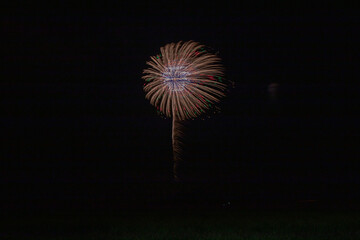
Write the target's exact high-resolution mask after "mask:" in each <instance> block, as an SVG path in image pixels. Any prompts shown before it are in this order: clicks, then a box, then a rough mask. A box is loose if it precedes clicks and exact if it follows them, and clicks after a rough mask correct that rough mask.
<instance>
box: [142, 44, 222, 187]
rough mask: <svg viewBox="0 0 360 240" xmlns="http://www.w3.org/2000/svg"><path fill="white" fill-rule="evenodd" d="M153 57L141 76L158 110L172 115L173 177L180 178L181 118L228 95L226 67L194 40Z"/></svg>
mask: <svg viewBox="0 0 360 240" xmlns="http://www.w3.org/2000/svg"><path fill="white" fill-rule="evenodd" d="M150 58H151V61H148V62H146V63H147V65H149V66H150V67H149V68H147V69H145V70H144V71H143V74H144V75H143V76H142V78H143V79H144V80H145V84H144V91H145V93H146V95H145V97H146V98H147V99H149V100H150V103H151V104H152V105H154V106H155V107H156V108H157V109H158V112H159V113H161V114H164V115H165V116H167V117H172V118H173V122H172V124H173V126H172V146H173V155H174V179H175V180H176V181H179V180H180V178H179V175H178V165H179V162H180V161H181V146H182V141H181V139H182V127H183V124H182V121H184V120H187V119H194V118H195V117H197V116H199V115H201V114H203V113H204V112H205V111H206V110H208V109H210V108H212V107H213V106H214V104H215V103H217V102H219V101H220V98H222V97H224V96H225V94H224V91H225V90H226V89H227V84H226V83H225V82H224V74H223V66H222V64H221V59H220V58H219V57H217V56H216V55H215V54H212V53H210V52H209V51H207V50H206V46H205V45H202V44H199V43H197V42H193V41H188V42H185V43H182V42H178V43H176V44H175V43H170V44H167V45H165V46H164V47H161V48H160V54H158V55H157V56H152V57H150Z"/></svg>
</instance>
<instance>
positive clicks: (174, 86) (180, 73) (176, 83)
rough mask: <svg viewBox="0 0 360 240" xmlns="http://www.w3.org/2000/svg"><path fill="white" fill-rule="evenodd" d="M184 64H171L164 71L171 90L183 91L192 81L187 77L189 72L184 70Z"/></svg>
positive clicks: (165, 82) (165, 81) (165, 79)
mask: <svg viewBox="0 0 360 240" xmlns="http://www.w3.org/2000/svg"><path fill="white" fill-rule="evenodd" d="M184 68H185V67H184V66H170V67H167V68H166V70H165V71H164V72H163V78H164V84H166V85H167V86H168V88H169V89H170V91H177V92H178V91H183V90H184V89H185V86H186V85H187V84H189V83H190V80H189V79H188V78H187V76H188V75H190V73H189V72H187V71H185V70H184Z"/></svg>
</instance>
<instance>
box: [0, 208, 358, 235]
mask: <svg viewBox="0 0 360 240" xmlns="http://www.w3.org/2000/svg"><path fill="white" fill-rule="evenodd" d="M1 225H2V227H1V229H2V230H0V231H1V232H0V239H4V240H5V239H9V240H10V239H27V240H29V239H37V240H42V239H47V240H60V239H66V240H75V239H76V240H78V239H87V240H92V239H94V240H95V239H109V240H112V239H114V240H115V239H116V240H120V239H129V240H130V239H134V240H135V239H137V240H142V239H157V240H162V239H174V240H177V239H199V240H202V239H204V240H205V239H208V240H210V239H212V240H218V239H219V240H220V239H237V240H241V239H247V240H256V239H262V240H270V239H277V240H285V239H286V240H293V239H294V240H295V239H296V240H300V239H304V240H305V239H306V240H312V239H314V240H315V239H316V240H323V239H342V240H346V239H360V215H359V213H358V212H350V211H319V210H314V211H303V212H301V211H284V210H282V211H241V210H236V211H235V210H231V209H226V211H218V210H217V211H214V210H213V211H204V210H202V211H191V210H187V211H185V210H184V211H176V212H174V211H173V212H172V213H170V212H168V213H167V212H165V211H162V212H157V211H147V212H142V213H123V214H118V215H117V216H115V215H112V216H110V215H101V214H96V215H95V214H93V215H85V214H82V215H72V214H68V215H67V214H62V215H52V216H36V217H35V216H33V217H30V216H27V217H21V218H20V217H15V216H12V217H11V218H8V219H7V220H6V221H5V222H2V223H1ZM3 227H4V228H3Z"/></svg>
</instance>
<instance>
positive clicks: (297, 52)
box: [0, 2, 360, 211]
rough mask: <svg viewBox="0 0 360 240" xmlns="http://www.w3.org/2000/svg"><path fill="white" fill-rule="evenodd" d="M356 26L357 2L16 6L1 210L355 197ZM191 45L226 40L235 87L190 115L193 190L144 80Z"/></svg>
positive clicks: (7, 63) (188, 169) (6, 69)
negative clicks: (172, 52)
mask: <svg viewBox="0 0 360 240" xmlns="http://www.w3.org/2000/svg"><path fill="white" fill-rule="evenodd" d="M135 5H136V6H135ZM265 9H266V10H265ZM359 24H360V18H359V15H358V12H356V11H355V9H354V10H351V8H350V7H349V8H348V9H344V8H342V9H336V7H334V8H333V9H332V8H322V9H321V10H319V11H315V10H313V11H300V10H298V7H297V6H288V7H286V8H281V9H280V8H279V9H276V8H275V7H273V8H265V7H264V8H263V7H262V6H260V7H258V8H256V9H251V10H250V9H249V8H245V7H244V6H242V5H241V4H240V5H239V6H238V7H234V6H232V5H223V6H218V5H216V4H210V5H205V6H201V5H199V6H192V7H191V8H190V7H189V6H187V5H185V4H183V5H178V6H176V7H172V6H171V5H169V4H165V3H162V4H159V5H154V3H152V2H151V3H148V4H134V6H125V5H124V6H118V7H116V8H111V7H108V10H98V9H92V10H87V9H86V10H84V9H82V10H74V9H73V10H69V9H68V10H64V11H60V10H59V9H57V10H55V9H43V10H41V9H40V10H39V11H30V10H28V9H27V8H26V7H23V8H21V9H20V8H12V9H9V10H8V11H7V13H6V14H5V15H3V16H2V18H1V25H2V29H3V31H4V33H3V34H2V40H3V44H2V46H3V50H2V52H3V59H4V62H3V64H2V67H1V69H2V70H1V72H2V74H1V75H2V77H1V80H0V81H1V84H0V96H1V97H0V100H1V101H0V104H1V106H0V107H1V117H0V122H1V126H2V127H1V141H2V144H1V145H2V147H1V149H2V150H1V174H0V181H1V186H2V191H3V192H4V193H5V194H3V200H4V201H5V205H3V206H5V209H11V208H13V209H17V210H20V211H23V210H24V211H25V210H29V209H40V208H41V209H44V208H45V209H56V208H67V209H75V208H79V207H82V206H88V207H90V208H104V207H105V208H106V207H108V208H109V209H113V208H116V207H120V208H127V207H135V208H137V207H144V206H146V207H152V206H163V205H166V204H168V205H172V204H178V203H181V202H182V203H184V202H186V203H188V204H195V203H203V202H205V201H206V202H210V203H211V204H214V205H216V204H218V203H219V204H221V202H223V201H232V202H234V204H237V203H238V205H241V202H244V201H248V202H254V201H258V202H262V203H264V202H266V201H276V200H279V201H280V200H281V201H282V202H283V203H284V204H285V203H286V202H290V201H303V200H317V201H320V202H321V201H322V202H336V203H337V204H338V203H339V204H342V205H346V204H350V203H349V202H351V203H352V204H353V203H354V202H355V203H357V204H358V203H359V202H360V190H359V189H360V164H359V153H360V151H359V133H360V131H359V130H360V129H359V120H360V117H359V114H358V110H359V104H360V97H359V87H358V86H359V84H358V81H359V79H360V78H359V77H360V74H359V63H360V62H359V50H360V49H359V42H360V41H359V40H360V38H359ZM180 40H182V41H188V40H194V41H197V42H200V43H203V44H205V45H207V46H209V47H211V48H213V49H214V50H215V51H218V52H219V53H218V54H219V56H220V57H221V58H222V59H223V64H224V66H225V68H226V71H225V74H226V78H227V79H229V80H231V81H233V82H235V87H234V88H231V89H230V91H229V93H228V95H227V97H226V98H224V99H223V101H222V102H221V103H220V104H219V107H220V108H221V112H220V113H217V114H208V115H206V116H205V119H204V120H203V119H202V118H199V119H196V120H193V121H188V122H187V124H186V137H185V147H184V162H183V165H182V169H181V171H182V176H183V183H182V184H180V185H181V186H180V185H174V183H173V182H172V149H171V120H170V119H163V118H161V117H160V116H158V114H157V112H156V109H155V108H154V107H153V106H151V105H150V103H149V102H148V100H146V99H145V97H144V92H143V90H142V87H143V81H142V80H141V76H142V70H143V69H144V68H146V64H145V63H146V61H148V60H149V57H150V56H152V55H156V54H157V53H158V52H159V48H160V47H161V46H163V45H165V44H167V43H171V42H178V41H180ZM270 84H273V85H270ZM271 86H277V87H276V89H275V90H276V93H275V96H274V95H273V92H272V91H273V89H274V88H271ZM208 116H209V117H210V118H208ZM179 186H180V187H179ZM177 192H180V193H177ZM4 196H5V197H4ZM205 199H206V200H205Z"/></svg>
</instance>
